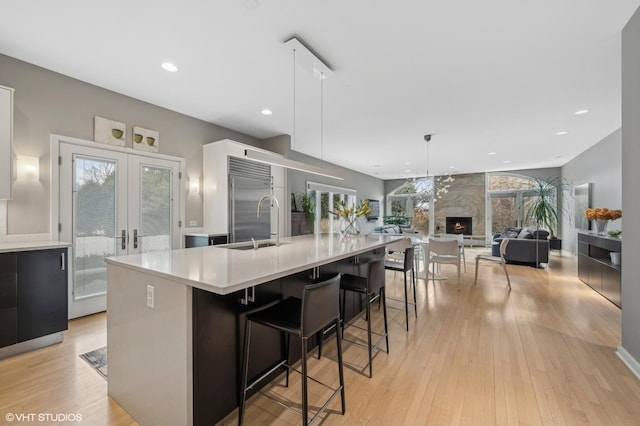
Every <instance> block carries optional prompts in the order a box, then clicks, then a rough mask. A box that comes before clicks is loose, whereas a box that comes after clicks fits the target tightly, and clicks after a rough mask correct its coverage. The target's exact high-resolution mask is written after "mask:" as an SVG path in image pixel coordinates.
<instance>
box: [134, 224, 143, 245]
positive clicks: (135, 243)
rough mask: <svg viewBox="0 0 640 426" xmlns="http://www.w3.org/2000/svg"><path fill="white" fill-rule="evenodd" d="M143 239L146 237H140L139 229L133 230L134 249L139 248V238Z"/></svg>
mask: <svg viewBox="0 0 640 426" xmlns="http://www.w3.org/2000/svg"><path fill="white" fill-rule="evenodd" d="M142 237H144V235H138V230H137V229H134V230H133V248H134V249H137V248H138V238H142Z"/></svg>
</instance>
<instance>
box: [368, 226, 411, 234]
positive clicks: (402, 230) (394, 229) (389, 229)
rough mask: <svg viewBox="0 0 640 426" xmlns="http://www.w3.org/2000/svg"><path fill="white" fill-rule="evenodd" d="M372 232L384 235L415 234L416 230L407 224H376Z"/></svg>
mask: <svg viewBox="0 0 640 426" xmlns="http://www.w3.org/2000/svg"><path fill="white" fill-rule="evenodd" d="M373 233H374V234H385V235H406V234H416V231H415V230H414V229H413V228H412V227H411V226H409V225H382V226H376V227H375V228H374V230H373Z"/></svg>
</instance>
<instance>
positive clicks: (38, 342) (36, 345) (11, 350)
mask: <svg viewBox="0 0 640 426" xmlns="http://www.w3.org/2000/svg"><path fill="white" fill-rule="evenodd" d="M62 340H63V335H62V331H58V332H57V333H53V334H48V335H46V336H42V337H37V338H35V339H31V340H27V341H26V342H20V343H16V344H14V345H11V346H5V347H4V348H0V359H4V358H8V357H10V356H14V355H18V354H21V353H24V352H29V351H33V350H36V349H40V348H44V347H45V346H51V345H55V344H56V343H60V342H62Z"/></svg>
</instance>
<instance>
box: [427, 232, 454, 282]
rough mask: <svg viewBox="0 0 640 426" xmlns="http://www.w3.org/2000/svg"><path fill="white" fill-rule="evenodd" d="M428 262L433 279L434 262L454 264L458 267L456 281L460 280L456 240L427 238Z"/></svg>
mask: <svg viewBox="0 0 640 426" xmlns="http://www.w3.org/2000/svg"><path fill="white" fill-rule="evenodd" d="M429 263H430V264H431V273H432V279H434V280H435V271H436V269H435V268H436V264H438V265H440V264H449V265H456V267H457V268H458V282H460V248H459V247H458V240H457V239H455V240H453V239H441V238H429ZM428 279H429V275H428V271H427V280H428Z"/></svg>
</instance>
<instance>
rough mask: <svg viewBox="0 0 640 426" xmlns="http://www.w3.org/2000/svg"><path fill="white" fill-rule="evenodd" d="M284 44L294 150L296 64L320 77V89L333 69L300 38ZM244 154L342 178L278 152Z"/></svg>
mask: <svg viewBox="0 0 640 426" xmlns="http://www.w3.org/2000/svg"><path fill="white" fill-rule="evenodd" d="M284 45H285V46H286V48H287V49H289V50H290V51H291V52H292V57H293V114H292V118H293V129H292V135H291V149H292V150H294V149H295V146H296V66H297V65H301V66H303V67H304V68H305V69H308V70H310V71H311V74H312V75H313V76H314V77H315V78H318V79H320V83H321V88H320V90H321V91H322V82H323V80H324V79H325V78H327V76H331V75H333V71H331V69H330V68H329V66H328V65H327V64H325V63H324V62H323V61H322V60H320V59H319V58H318V57H317V56H316V55H315V54H314V53H312V52H311V50H310V49H309V48H307V47H306V46H305V45H304V44H303V43H302V42H301V41H300V40H298V39H297V38H296V37H293V38H291V39H289V40H287V41H286V42H285V43H284ZM320 102H321V118H320V120H321V126H320V142H321V146H320V161H321V162H322V161H323V159H322V156H323V152H322V150H323V147H322V138H323V129H322V121H323V117H322V108H323V105H322V96H321V99H320ZM244 156H245V158H247V159H250V160H253V161H257V162H261V163H266V164H271V165H275V166H280V167H284V168H287V169H293V170H298V171H301V172H305V173H311V174H315V175H318V176H324V177H328V178H332V179H339V180H344V177H343V176H342V175H341V174H339V173H336V172H334V171H333V170H329V169H325V168H323V167H317V166H312V165H310V164H307V163H303V162H300V161H295V160H290V159H288V158H284V157H282V156H280V155H278V154H270V153H266V152H262V151H254V150H251V149H245V151H244Z"/></svg>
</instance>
